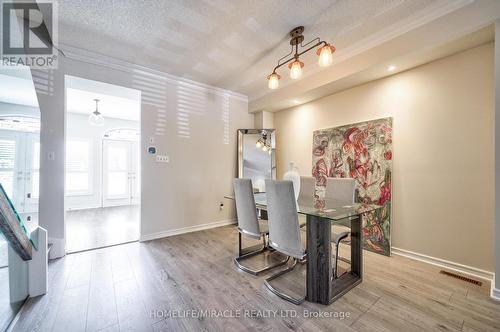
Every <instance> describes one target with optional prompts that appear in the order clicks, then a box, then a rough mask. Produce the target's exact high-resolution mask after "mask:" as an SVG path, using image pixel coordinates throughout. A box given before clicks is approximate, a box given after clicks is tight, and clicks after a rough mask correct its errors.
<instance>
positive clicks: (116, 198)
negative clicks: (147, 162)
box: [102, 130, 141, 207]
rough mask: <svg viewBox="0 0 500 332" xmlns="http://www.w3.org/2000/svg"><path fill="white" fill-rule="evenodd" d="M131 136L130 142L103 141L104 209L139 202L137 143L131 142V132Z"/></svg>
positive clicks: (108, 139) (139, 184)
mask: <svg viewBox="0 0 500 332" xmlns="http://www.w3.org/2000/svg"><path fill="white" fill-rule="evenodd" d="M130 131H131V130H130ZM131 132H132V131H131ZM137 133H138V131H137ZM131 134H132V135H131V137H130V140H128V139H122V140H117V139H116V138H115V139H112V138H111V139H110V138H104V139H103V145H102V151H103V201H102V205H103V206H104V207H110V206H117V205H118V206H119V205H136V204H139V202H140V192H141V191H140V188H141V182H140V170H139V165H140V163H139V142H138V141H133V140H132V139H133V138H134V135H133V132H132V133H131ZM108 137H109V134H108Z"/></svg>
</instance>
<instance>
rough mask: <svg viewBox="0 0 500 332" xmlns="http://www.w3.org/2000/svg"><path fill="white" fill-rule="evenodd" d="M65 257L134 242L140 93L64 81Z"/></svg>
mask: <svg viewBox="0 0 500 332" xmlns="http://www.w3.org/2000/svg"><path fill="white" fill-rule="evenodd" d="M66 133H67V134H66V171H65V173H66V181H65V206H66V217H65V223H66V252H68V253H71V252H77V251H82V250H89V249H96V248H102V247H106V246H111V245H116V244H122V243H126V242H131V241H137V240H138V239H139V231H140V194H141V189H140V188H141V172H140V150H139V147H140V91H139V90H135V89H129V88H125V87H120V86H116V85H111V84H107V83H103V82H97V81H92V80H87V79H82V78H77V77H73V76H67V77H66Z"/></svg>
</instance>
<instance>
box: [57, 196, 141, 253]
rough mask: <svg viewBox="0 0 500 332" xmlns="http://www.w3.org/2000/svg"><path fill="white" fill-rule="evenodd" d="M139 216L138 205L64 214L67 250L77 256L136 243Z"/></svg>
mask: <svg viewBox="0 0 500 332" xmlns="http://www.w3.org/2000/svg"><path fill="white" fill-rule="evenodd" d="M139 214H140V206H139V205H124V206H113V207H105V208H97V209H84V210H74V211H67V212H66V250H67V251H68V252H76V251H82V250H88V249H95V248H101V247H105V246H110V245H115V244H120V243H126V242H130V241H137V240H138V239H139V225H140V222H139V220H140V216H139Z"/></svg>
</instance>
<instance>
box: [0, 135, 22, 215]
mask: <svg viewBox="0 0 500 332" xmlns="http://www.w3.org/2000/svg"><path fill="white" fill-rule="evenodd" d="M20 135H22V133H19V132H15V131H7V130H0V183H2V186H3V188H4V190H5V192H6V193H7V196H8V197H9V199H10V201H11V202H12V204H13V205H14V207H15V208H16V211H17V212H24V185H25V176H26V174H25V170H24V157H25V153H24V152H25V151H24V144H23V143H24V142H23V140H21V136H20Z"/></svg>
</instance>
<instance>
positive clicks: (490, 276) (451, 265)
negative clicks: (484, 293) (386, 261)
mask: <svg viewBox="0 0 500 332" xmlns="http://www.w3.org/2000/svg"><path fill="white" fill-rule="evenodd" d="M392 253H393V254H395V255H399V256H404V257H407V258H410V259H414V260H417V261H421V262H424V263H428V264H432V265H435V266H439V267H442V268H446V269H448V270H452V271H455V272H459V273H463V274H466V275H469V276H472V277H476V278H480V279H484V280H487V281H490V282H491V283H492V284H493V280H494V278H495V273H493V272H490V271H486V270H482V269H478V268H476V267H472V266H468V265H463V264H460V263H455V262H450V261H447V260H444V259H441V258H436V257H432V256H427V255H423V254H419V253H416V252H413V251H409V250H405V249H400V248H395V247H392Z"/></svg>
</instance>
